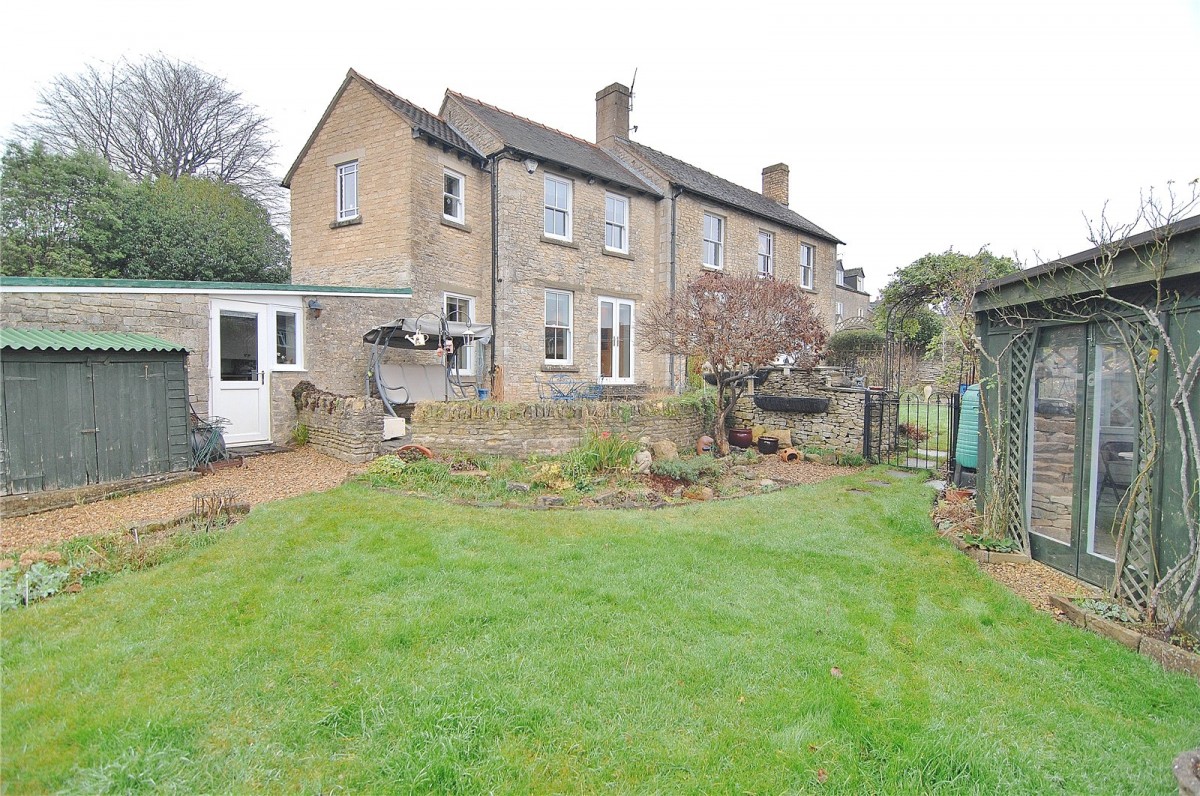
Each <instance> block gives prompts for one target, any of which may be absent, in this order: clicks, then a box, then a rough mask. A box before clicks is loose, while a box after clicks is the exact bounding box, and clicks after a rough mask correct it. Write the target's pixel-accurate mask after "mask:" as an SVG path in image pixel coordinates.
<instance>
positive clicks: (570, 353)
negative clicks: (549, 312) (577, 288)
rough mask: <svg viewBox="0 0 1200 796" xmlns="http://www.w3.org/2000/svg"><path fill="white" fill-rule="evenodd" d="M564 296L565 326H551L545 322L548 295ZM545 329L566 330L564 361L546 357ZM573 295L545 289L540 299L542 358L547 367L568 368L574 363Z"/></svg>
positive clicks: (568, 292) (568, 291) (565, 291)
mask: <svg viewBox="0 0 1200 796" xmlns="http://www.w3.org/2000/svg"><path fill="white" fill-rule="evenodd" d="M551 294H554V295H556V296H566V297H567V325H566V326H558V325H554V326H551V325H550V324H549V323H548V322H547V320H546V305H547V303H548V302H549V301H550V295H551ZM546 329H566V330H567V358H566V359H550V358H549V357H547V356H546V344H545V337H546V335H545V330H546ZM574 346H575V294H574V293H572V292H571V291H570V290H550V289H547V290H546V291H545V293H544V295H543V297H542V357H543V361H544V362H545V363H546V364H547V365H552V366H555V367H569V366H571V365H572V364H574V361H575V348H574Z"/></svg>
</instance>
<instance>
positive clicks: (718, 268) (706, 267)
mask: <svg viewBox="0 0 1200 796" xmlns="http://www.w3.org/2000/svg"><path fill="white" fill-rule="evenodd" d="M700 270H702V271H724V270H725V266H723V265H706V264H704V263H701V264H700Z"/></svg>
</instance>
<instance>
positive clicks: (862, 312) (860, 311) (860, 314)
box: [858, 307, 867, 318]
mask: <svg viewBox="0 0 1200 796" xmlns="http://www.w3.org/2000/svg"><path fill="white" fill-rule="evenodd" d="M858 317H860V318H865V317H867V308H866V307H859V308H858Z"/></svg>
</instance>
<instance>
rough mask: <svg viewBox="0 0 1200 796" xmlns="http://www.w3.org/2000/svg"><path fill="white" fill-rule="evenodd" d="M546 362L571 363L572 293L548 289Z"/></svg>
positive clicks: (556, 363) (551, 363)
mask: <svg viewBox="0 0 1200 796" xmlns="http://www.w3.org/2000/svg"><path fill="white" fill-rule="evenodd" d="M545 331H546V364H547V365H570V364H571V293H570V292H569V291H566V290H547V291H546V324H545Z"/></svg>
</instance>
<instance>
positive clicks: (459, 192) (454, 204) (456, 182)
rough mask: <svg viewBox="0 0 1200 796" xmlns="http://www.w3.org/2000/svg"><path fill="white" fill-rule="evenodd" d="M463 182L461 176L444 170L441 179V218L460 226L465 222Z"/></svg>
mask: <svg viewBox="0 0 1200 796" xmlns="http://www.w3.org/2000/svg"><path fill="white" fill-rule="evenodd" d="M464 183H465V180H464V178H463V176H462V175H461V174H456V173H455V172H453V171H450V169H446V171H445V174H444V177H443V178H442V186H443V187H442V218H445V219H447V220H449V221H457V222H458V223H459V224H462V223H464V222H465V220H466V211H465V208H464V205H463V196H464Z"/></svg>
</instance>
